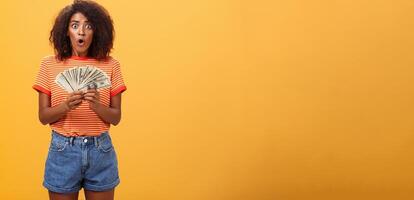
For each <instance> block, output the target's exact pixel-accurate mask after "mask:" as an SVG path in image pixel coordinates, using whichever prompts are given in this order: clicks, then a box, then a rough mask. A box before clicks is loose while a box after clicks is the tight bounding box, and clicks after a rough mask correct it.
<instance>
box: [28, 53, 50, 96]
mask: <svg viewBox="0 0 414 200" xmlns="http://www.w3.org/2000/svg"><path fill="white" fill-rule="evenodd" d="M32 88H33V89H35V90H37V91H38V92H42V93H45V94H47V95H49V96H50V95H51V92H50V81H49V73H48V65H47V61H46V58H44V59H42V61H41V63H40V69H39V72H38V73H37V76H36V80H35V83H34V85H33V86H32Z"/></svg>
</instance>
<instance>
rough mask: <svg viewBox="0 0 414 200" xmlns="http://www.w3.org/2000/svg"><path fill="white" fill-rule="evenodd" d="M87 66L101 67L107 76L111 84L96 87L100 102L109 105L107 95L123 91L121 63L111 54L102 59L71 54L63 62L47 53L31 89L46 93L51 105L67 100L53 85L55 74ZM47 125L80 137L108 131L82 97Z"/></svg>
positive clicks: (105, 124) (55, 85) (62, 132)
mask: <svg viewBox="0 0 414 200" xmlns="http://www.w3.org/2000/svg"><path fill="white" fill-rule="evenodd" d="M86 65H88V66H94V67H96V68H98V69H100V70H102V71H103V72H105V73H106V74H107V75H108V77H109V78H110V81H111V86H110V87H107V88H101V89H98V91H99V98H100V103H101V104H103V105H104V106H107V107H109V105H110V98H111V97H113V96H115V95H117V94H119V93H121V92H123V91H125V90H126V86H125V84H124V81H123V78H122V73H121V68H120V64H119V62H118V61H117V60H115V59H114V58H112V57H109V58H108V59H107V60H105V61H98V60H96V59H93V58H86V57H77V56H72V57H70V58H68V59H67V60H65V61H59V60H57V58H56V57H55V56H47V57H45V58H43V59H42V61H41V63H40V70H39V72H38V74H37V77H36V81H35V84H34V85H33V89H35V90H37V91H39V92H43V93H45V94H47V95H49V96H50V102H51V107H54V106H58V105H59V104H61V103H62V102H64V101H66V98H67V96H68V92H66V91H65V90H64V89H62V88H61V87H60V86H59V85H58V84H56V82H55V78H56V76H57V75H58V74H59V73H60V72H63V71H64V70H66V69H70V68H73V67H78V66H79V67H82V66H86ZM50 127H51V128H52V129H53V130H55V131H57V132H58V133H61V134H62V135H65V136H69V134H68V133H76V134H78V135H79V136H97V135H100V134H101V133H102V132H104V131H107V130H109V127H110V124H109V123H106V122H104V121H103V120H102V119H101V118H99V116H98V115H97V114H96V113H95V112H94V111H93V110H92V109H90V108H89V103H88V102H87V101H86V100H83V101H82V103H81V104H80V105H79V106H78V107H77V108H75V109H73V110H71V111H69V112H67V113H66V115H65V116H63V117H62V118H61V119H59V120H58V121H56V122H54V123H50Z"/></svg>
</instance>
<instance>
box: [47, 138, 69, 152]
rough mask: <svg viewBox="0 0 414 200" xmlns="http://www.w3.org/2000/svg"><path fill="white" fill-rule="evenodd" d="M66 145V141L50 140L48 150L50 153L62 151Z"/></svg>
mask: <svg viewBox="0 0 414 200" xmlns="http://www.w3.org/2000/svg"><path fill="white" fill-rule="evenodd" d="M68 144H69V142H68V141H62V140H55V139H52V142H51V143H50V148H49V150H50V151H64V150H65V149H66V146H67V145H68Z"/></svg>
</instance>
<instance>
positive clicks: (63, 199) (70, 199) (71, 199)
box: [49, 191, 79, 200]
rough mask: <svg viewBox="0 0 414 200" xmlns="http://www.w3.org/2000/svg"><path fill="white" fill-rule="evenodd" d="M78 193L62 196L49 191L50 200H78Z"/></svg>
mask: <svg viewBox="0 0 414 200" xmlns="http://www.w3.org/2000/svg"><path fill="white" fill-rule="evenodd" d="M78 195H79V192H74V193H69V194H63V193H56V192H52V191H49V199H50V200H78Z"/></svg>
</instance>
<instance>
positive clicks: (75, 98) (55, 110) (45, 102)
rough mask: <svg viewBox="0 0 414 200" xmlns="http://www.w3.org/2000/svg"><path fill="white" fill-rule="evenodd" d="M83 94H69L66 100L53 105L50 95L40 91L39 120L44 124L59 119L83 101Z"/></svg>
mask: <svg viewBox="0 0 414 200" xmlns="http://www.w3.org/2000/svg"><path fill="white" fill-rule="evenodd" d="M81 98H82V95H80V93H79V92H75V93H71V94H69V96H68V98H67V100H66V101H64V102H63V103H61V104H59V105H57V106H54V107H51V104H50V96H49V95H47V94H45V93H42V92H39V120H40V122H41V123H42V124H43V125H46V124H50V123H53V122H56V121H58V120H59V119H60V118H62V117H63V116H65V115H66V113H67V112H69V111H70V110H72V109H75V108H76V107H78V106H79V105H80V103H81V102H82V100H81Z"/></svg>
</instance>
